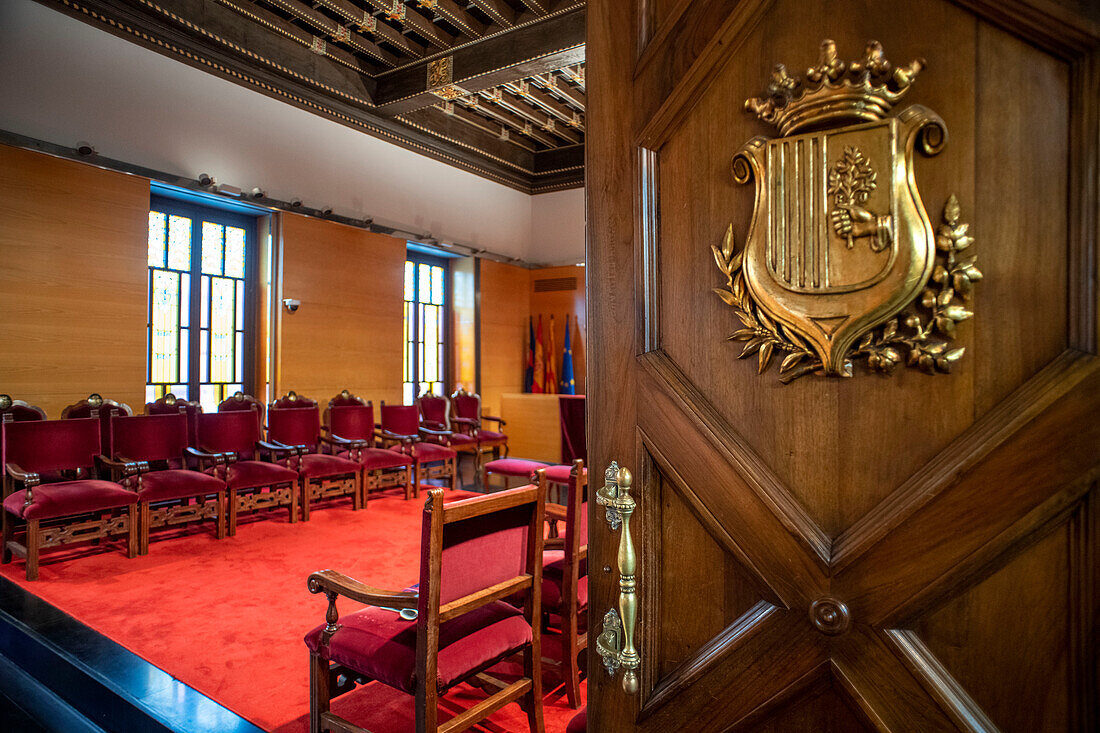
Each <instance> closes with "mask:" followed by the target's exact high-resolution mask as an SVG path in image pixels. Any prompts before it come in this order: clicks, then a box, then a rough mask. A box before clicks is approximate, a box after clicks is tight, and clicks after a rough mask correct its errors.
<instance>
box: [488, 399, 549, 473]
mask: <svg viewBox="0 0 1100 733" xmlns="http://www.w3.org/2000/svg"><path fill="white" fill-rule="evenodd" d="M561 397H563V395H556V394H515V393H513V394H503V395H501V398H500V404H501V407H500V411H501V415H500V416H501V417H502V418H504V420H505V422H507V423H508V424H507V425H506V426H505V427H504V431H505V432H506V433H508V455H509V456H512V457H514V458H527V459H530V460H532V461H545V462H546V463H558V462H559V461H561V414H560V412H559V409H558V399H559V398H561Z"/></svg>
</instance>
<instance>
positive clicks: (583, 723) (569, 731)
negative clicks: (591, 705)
mask: <svg viewBox="0 0 1100 733" xmlns="http://www.w3.org/2000/svg"><path fill="white" fill-rule="evenodd" d="M587 731H588V706H585V707H583V708H581V711H580V712H579V713H577V714H576V715H574V716H573V717H572V719H570V721H569V725H567V726H565V733H587Z"/></svg>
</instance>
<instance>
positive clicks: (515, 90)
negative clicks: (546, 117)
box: [504, 79, 574, 123]
mask: <svg viewBox="0 0 1100 733" xmlns="http://www.w3.org/2000/svg"><path fill="white" fill-rule="evenodd" d="M504 88H505V89H507V90H508V91H510V92H511V93H512V94H514V95H516V96H517V97H519V98H520V99H523V100H525V101H528V102H530V103H531V104H533V105H535V106H537V107H540V108H542V109H543V110H545V111H546V112H547V114H550V115H553V116H554V117H556V118H558V119H559V120H561V121H562V122H566V123H571V122H573V119H574V118H573V110H572V109H571V108H569V107H567V106H565V105H564V104H562V103H561V102H559V101H558V100H556V99H554V98H553V97H551V96H550V95H549V94H547V93H546V92H544V91H543V90H541V89H539V88H538V87H536V86H535V85H534V84H531V83H530V82H528V81H526V80H524V79H519V80H517V81H514V82H509V83H507V84H505V85H504Z"/></svg>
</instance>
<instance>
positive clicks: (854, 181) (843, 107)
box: [713, 40, 981, 382]
mask: <svg viewBox="0 0 1100 733" xmlns="http://www.w3.org/2000/svg"><path fill="white" fill-rule="evenodd" d="M923 66H924V62H923V61H922V60H916V61H913V62H911V63H910V64H908V65H907V66H904V67H894V66H892V65H891V64H890V62H889V61H887V60H886V59H885V57H884V56H883V52H882V47H881V45H880V44H879V43H878V42H876V41H872V42H870V43H869V44H868V45H867V50H866V53H865V55H864V58H863V59H862V60H860V61H856V62H852V63H850V64H848V63H845V62H843V61H840V60H839V59H838V58H837V55H836V46H835V44H834V43H833V42H832V41H828V40H827V41H824V42H823V43H822V49H821V61H820V63H819V65H818V66H816V67H813V68H811V69H809V70H808V71H807V72H806V74H805V77H804V78H797V77H792V76H791V75H790V74H788V73H787V70H786V69H785V68H784V67H783V66H782V65H779V66H777V67H776V70H775V72H774V74H773V77H772V83H771V84H770V85H769V87H768V95H767V96H766V97H762V98H756V99H750V100H748V101H747V102H746V103H745V107H746V109H747V110H748V111H750V112H753V113H755V114H756V115H758V116H759V117H760V118H761V119H762V120H764V121H766V122H770V123H772V124H774V125H775V126H776V127H777V128H778V129H779V132H780V136H779V137H777V138H772V139H768V138H763V137H758V138H754V139H752V140H750V141H749V142H747V143H745V144H744V145H743V146H742V147H741V149H740V150H739V151H738V152H737V154H736V155H735V156H734V159H733V177H734V180H735V181H737V182H738V183H748V182H749V181H750V180H753V181H755V183H756V207H755V210H754V212H753V218H752V222H751V224H750V225H749V233H748V239H747V241H746V244H745V248H744V250H742V251H741V252H738V253H736V254H734V251H733V250H734V246H733V229H732V225H731V227H730V229H729V230H728V231H727V233H726V238H725V241H724V242H723V244H722V246H721V247H719V246H714V247H713V250H714V256H715V260H716V262H717V263H718V267H719V269H721V270H722V272H723V273H724V274H725V275H726V277H727V287H726V288H716V289H715V292H717V293H718V295H719V296H720V297H721V298H722V299H723V300H724V301H725V302H726V303H727V304H729V305H730V306H732V307H733V308H734V309H735V311H736V313H737V315H738V317H739V318H740V319H741V321H742V323H743V325H744V327H743V328H741V329H739V330H738V331H736V332H734V334H733V335H732V336H731V337H730V339H731V340H735V341H744V342H746V343H745V347H744V349H743V351H742V353H741V357H742V358H744V357H748V356H751V355H753V354H757V355H758V356H759V365H760V371H761V372H763V371H764V370H765V369H766V368H767V367H768V365H769V363H770V362H771V359H772V356H773V355H777V354H784V357H783V360H782V362H781V364H780V378H781V379H782V380H783V381H784V382H789V381H790V380H792V379H795V378H797V377H799V376H802V375H804V374H809V373H811V372H818V373H822V374H827V375H839V376H851V374H852V361H853V359H858V358H863V359H866V362H867V365H868V366H869V367H871V368H872V369H875V370H877V371H883V372H890V371H893V369H894V367H895V366H897V364H899V363H900V362H901V361H902V360H903V359H907V360H908V363H909V364H910V365H911V366H916V367H919V368H921V369H922V370H924V371H926V372H935V371H944V372H946V371H949V370H950V366H951V363H952V362H954V361H956V360H958V358H959V357H961V356H962V353H963V350H962V349H961V348H956V349H948V348H947V340H949V339H950V338H951V337H952V336H953V335H954V326H955V323H956V322H957V321H961V320H965V319H966V318H969V317H970V315H971V312H970V311H969V310H968V309H966V308H965V307H964V306H963V305H962V304H961V303H960V302H959V301H960V300H961V301H966V300H969V297H970V292H971V284H972V282H974V281H976V280H978V279H980V278H981V273H980V272H979V271H978V270H977V268H976V267H975V266H974V258H973V257H971V258H968V259H960V258H959V252H961V251H962V250H963V249H965V248H966V247H968V246H969V245H970V244H971V243H972V242H973V238H972V237H971V236H970V235H969V234H968V232H967V225H966V224H961V223H960V222H959V215H960V212H959V206H958V201H957V200H956V199H955V197H954V196H952V197H951V199H950V200H949V202H948V205H947V207H946V211H945V219H946V223H945V224H944V226H942V227H941V228H940V231H939V234H938V236H937V234H936V233H934V232H933V228H932V224H931V222H930V221H929V218H928V214H927V212H926V211H925V208H924V204H923V202H922V201H921V197H920V192H919V191H918V190H917V185H916V180H915V177H914V174H913V153H914V150H915V149H916V148H919V149H920V150H921V152H922V153H924V154H925V155H930V156H931V155H936V154H937V153H939V152H940V151H941V150H942V149H943V147H944V145H945V144H946V142H947V130H946V127H945V125H944V122H943V120H941V119H940V117H939V116H938V115H937V114H936V113H935V112H932V111H931V110H929V109H927V108H925V107H922V106H919V105H913V106H911V107H909V108H907V109H906V110H904V111H903V112H901V113H900V114H899V115H897V116H896V117H895V116H889V114H890V111H891V109H892V107H893V105H894V103H895V102H897V101H898V100H899V99H901V97H903V96H904V95H905V93H906V92H907V91H908V89H909V86H910V85H911V84H912V82H913V80H914V79H915V78H916V76H917V74H919V72H920V70H921V69H922V68H923ZM930 279H931V280H932V281H933V282H934V283H935V285H932V286H930V285H929V280H930Z"/></svg>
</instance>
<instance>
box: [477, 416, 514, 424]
mask: <svg viewBox="0 0 1100 733" xmlns="http://www.w3.org/2000/svg"><path fill="white" fill-rule="evenodd" d="M486 420H490V421H492V422H495V423H499V424H500V427H504V426H505V425H507V424H508V423H506V422H505V421H504V419H503V418H499V417H493V416H492V415H482V416H481V421H482V422H485V421H486Z"/></svg>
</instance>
